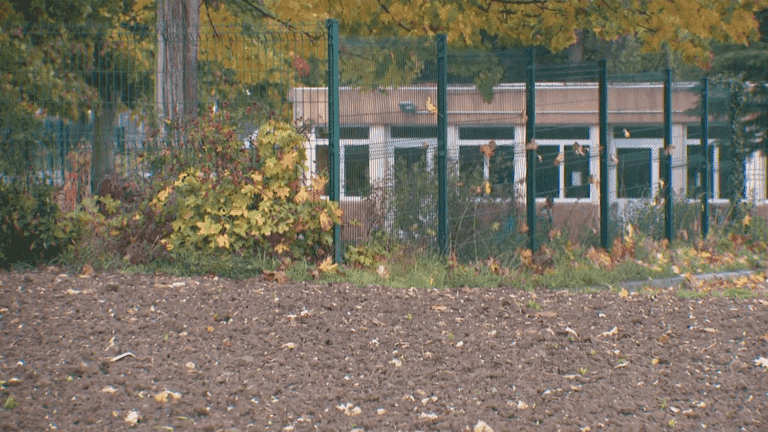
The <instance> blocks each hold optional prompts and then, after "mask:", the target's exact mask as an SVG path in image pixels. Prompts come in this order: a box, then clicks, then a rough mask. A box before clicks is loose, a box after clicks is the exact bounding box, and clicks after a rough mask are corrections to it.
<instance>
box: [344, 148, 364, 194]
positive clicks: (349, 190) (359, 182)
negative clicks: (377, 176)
mask: <svg viewBox="0 0 768 432" xmlns="http://www.w3.org/2000/svg"><path fill="white" fill-rule="evenodd" d="M368 160H369V153H368V146H367V145H354V146H352V145H349V146H345V147H344V192H345V193H346V194H347V195H350V196H368V192H369V191H370V174H369V168H368Z"/></svg>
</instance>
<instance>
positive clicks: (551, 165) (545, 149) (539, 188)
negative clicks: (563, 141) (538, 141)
mask: <svg viewBox="0 0 768 432" xmlns="http://www.w3.org/2000/svg"><path fill="white" fill-rule="evenodd" d="M536 153H537V154H538V155H539V156H541V160H537V161H536V198H547V197H552V198H557V197H559V196H560V167H559V166H557V165H555V158H557V155H558V154H560V146H548V145H540V146H539V148H538V150H536Z"/></svg>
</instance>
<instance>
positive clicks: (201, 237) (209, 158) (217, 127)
mask: <svg viewBox="0 0 768 432" xmlns="http://www.w3.org/2000/svg"><path fill="white" fill-rule="evenodd" d="M227 119H228V117H227V116H226V115H220V117H218V118H217V117H215V116H214V115H211V116H210V117H207V118H206V119H205V120H203V121H198V122H197V124H196V127H195V128H194V129H193V130H192V131H190V134H189V137H188V139H187V142H188V143H189V146H190V148H188V149H185V150H186V151H187V152H190V153H192V154H193V156H194V158H193V160H192V161H191V162H190V163H182V164H180V165H177V166H176V167H175V168H174V170H173V171H174V172H178V174H177V175H175V178H174V176H172V177H171V178H169V180H170V181H168V182H166V183H165V184H164V185H163V188H162V190H160V191H159V192H158V193H157V195H156V196H155V197H154V199H153V200H152V201H151V202H150V206H151V207H153V208H154V209H156V210H157V211H158V212H159V213H160V214H161V215H164V216H166V217H168V218H169V219H170V220H171V226H172V227H173V232H172V233H171V234H170V235H169V236H168V237H167V238H165V239H163V242H164V244H165V245H166V247H167V248H168V250H169V251H172V252H174V251H182V252H187V251H190V250H192V251H195V250H197V251H207V252H213V251H217V250H222V249H223V250H227V251H229V252H232V253H235V254H239V255H243V254H248V253H254V252H256V251H259V250H266V251H269V252H270V253H274V254H275V255H292V256H295V257H308V258H309V257H318V258H319V257H322V256H324V255H325V254H326V253H328V251H329V250H330V247H331V244H332V236H331V234H330V230H331V228H332V227H333V224H335V223H341V210H340V209H339V208H338V207H337V206H336V204H334V203H332V202H330V201H328V200H325V199H323V198H322V195H323V192H324V185H325V182H326V180H325V179H324V178H314V179H312V181H311V185H310V186H307V185H306V184H305V182H304V179H303V170H304V166H305V163H306V155H305V152H304V148H303V141H304V137H303V136H302V135H300V134H299V133H297V132H296V130H295V129H294V128H293V127H291V126H289V125H286V124H283V123H277V122H274V121H270V122H269V123H266V124H263V125H262V126H261V128H260V129H259V136H258V139H257V140H256V142H255V143H254V144H255V148H254V150H253V152H250V151H244V150H243V148H242V147H243V146H242V143H241V142H240V141H239V140H238V139H237V134H236V131H235V129H234V128H233V127H232V126H230V125H227V123H226V120H227ZM173 159H176V160H183V159H182V158H176V157H173Z"/></svg>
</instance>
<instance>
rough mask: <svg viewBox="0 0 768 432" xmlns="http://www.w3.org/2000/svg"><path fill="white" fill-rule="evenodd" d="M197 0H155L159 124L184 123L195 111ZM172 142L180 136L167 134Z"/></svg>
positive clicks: (156, 81) (156, 98)
mask: <svg viewBox="0 0 768 432" xmlns="http://www.w3.org/2000/svg"><path fill="white" fill-rule="evenodd" d="M199 24H200V14H199V4H198V0H158V1H157V68H156V80H155V85H156V88H155V102H156V104H157V115H158V120H159V121H158V125H159V126H160V127H161V129H162V128H165V131H166V132H168V131H169V129H168V127H169V126H171V125H174V124H177V123H187V122H189V121H190V120H192V119H193V118H194V117H195V116H196V115H197V50H198V45H199V43H198V40H199V39H198V27H199ZM162 136H164V137H169V138H170V139H171V140H172V142H173V143H175V144H179V143H180V142H181V137H180V136H173V135H171V136H168V135H167V134H163V135H162Z"/></svg>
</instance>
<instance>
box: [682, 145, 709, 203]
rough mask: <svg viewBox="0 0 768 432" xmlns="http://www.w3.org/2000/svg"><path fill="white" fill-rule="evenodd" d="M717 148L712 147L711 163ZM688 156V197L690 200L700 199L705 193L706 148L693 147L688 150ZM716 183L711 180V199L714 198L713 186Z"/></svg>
mask: <svg viewBox="0 0 768 432" xmlns="http://www.w3.org/2000/svg"><path fill="white" fill-rule="evenodd" d="M714 150H715V147H714V146H711V147H710V153H711V154H710V161H711V160H713V158H712V155H714ZM686 152H687V155H688V182H687V185H686V196H687V197H688V198H696V199H700V198H701V194H703V193H704V186H705V185H704V169H705V168H706V167H705V161H704V148H703V147H702V146H698V145H693V146H688V147H687V148H686ZM713 184H714V182H713V181H712V179H711V178H710V180H709V190H710V197H711V196H712V185H713Z"/></svg>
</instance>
